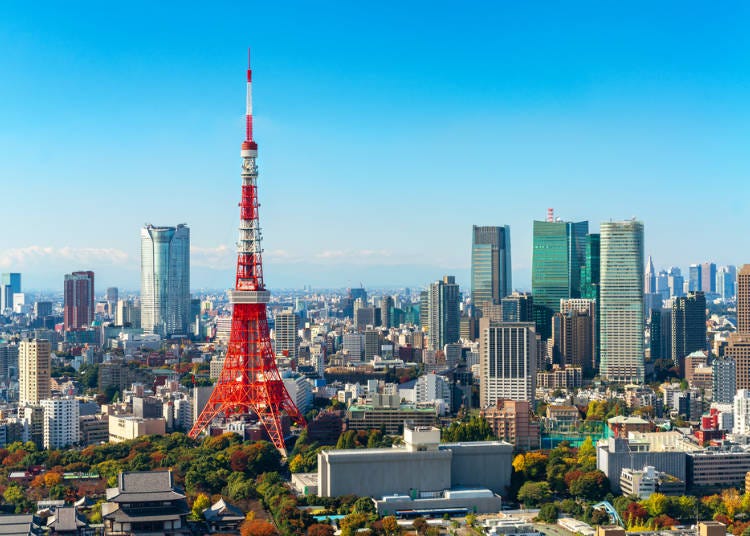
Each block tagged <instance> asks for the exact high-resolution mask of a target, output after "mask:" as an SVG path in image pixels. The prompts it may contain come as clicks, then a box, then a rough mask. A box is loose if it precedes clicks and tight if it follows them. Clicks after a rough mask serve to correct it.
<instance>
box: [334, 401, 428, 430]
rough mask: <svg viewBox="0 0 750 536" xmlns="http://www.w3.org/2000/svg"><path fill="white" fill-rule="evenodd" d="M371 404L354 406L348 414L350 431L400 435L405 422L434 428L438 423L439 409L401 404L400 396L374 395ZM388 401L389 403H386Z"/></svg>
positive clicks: (347, 425)
mask: <svg viewBox="0 0 750 536" xmlns="http://www.w3.org/2000/svg"><path fill="white" fill-rule="evenodd" d="M370 398H371V399H372V403H370V404H353V405H351V406H349V409H348V410H347V412H346V427H347V429H350V430H373V429H374V430H385V433H386V434H398V433H401V431H402V430H403V429H404V422H406V421H409V422H411V423H413V424H414V425H415V426H432V425H434V424H435V423H436V422H437V408H435V407H434V406H430V407H419V406H417V405H414V404H401V403H400V398H399V395H398V394H395V395H377V394H376V395H374V396H372V397H370ZM384 400H387V402H384Z"/></svg>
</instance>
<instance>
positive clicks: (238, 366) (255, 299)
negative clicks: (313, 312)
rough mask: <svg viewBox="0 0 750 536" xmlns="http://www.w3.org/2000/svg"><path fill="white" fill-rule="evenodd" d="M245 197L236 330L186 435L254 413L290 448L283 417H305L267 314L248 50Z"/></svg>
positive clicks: (233, 295) (234, 293)
mask: <svg viewBox="0 0 750 536" xmlns="http://www.w3.org/2000/svg"><path fill="white" fill-rule="evenodd" d="M241 156H242V198H241V201H240V239H239V242H238V244H237V278H236V281H235V286H234V290H231V291H230V292H229V301H230V302H231V303H232V304H233V306H234V308H233V311H232V332H231V335H230V337H229V346H228V348H227V356H226V359H225V361H224V368H223V369H222V370H221V374H220V375H219V379H218V382H217V383H216V387H214V390H213V393H212V394H211V397H210V398H209V399H208V403H207V404H206V407H205V409H204V410H203V411H202V412H201V414H200V416H199V417H198V420H196V421H195V424H194V425H193V428H192V429H191V430H190V433H189V434H188V435H189V436H190V437H193V438H195V437H197V436H198V434H200V433H201V432H202V431H203V430H204V429H205V428H206V426H208V425H209V424H210V423H211V421H213V420H214V419H215V418H216V417H224V418H227V417H231V416H233V415H243V414H253V413H254V414H255V415H257V416H258V419H259V420H260V422H261V423H262V424H263V426H264V427H265V429H266V431H267V432H268V436H269V437H270V438H271V441H272V442H273V444H274V445H276V448H278V449H279V450H280V451H282V452H284V453H285V452H286V449H285V445H284V434H283V432H282V428H281V422H280V416H281V412H282V411H285V412H286V413H287V415H289V417H290V418H291V419H292V421H294V422H295V423H297V424H299V425H300V426H304V425H305V424H306V423H305V419H304V417H302V415H301V414H300V412H299V409H297V406H296V405H295V404H294V401H293V400H292V399H291V397H290V396H289V393H288V392H287V390H286V387H285V386H284V382H283V381H282V380H281V376H280V375H279V370H278V369H277V368H276V360H275V356H274V353H273V347H272V345H271V337H270V334H269V330H268V320H267V318H266V304H267V303H268V301H269V299H270V293H269V292H268V291H267V290H266V287H265V284H264V283H263V264H262V261H261V253H262V251H263V250H262V249H261V247H260V239H261V233H260V224H259V219H258V168H257V166H256V164H255V159H256V158H257V156H258V144H257V143H255V141H254V140H253V97H252V70H251V69H250V58H249V54H248V69H247V112H246V116H245V141H244V142H242V151H241Z"/></svg>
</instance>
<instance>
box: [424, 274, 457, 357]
mask: <svg viewBox="0 0 750 536" xmlns="http://www.w3.org/2000/svg"><path fill="white" fill-rule="evenodd" d="M427 301H428V306H427V307H428V318H427V322H428V326H427V338H428V341H429V345H430V349H431V350H442V348H443V346H445V345H446V344H449V343H452V342H457V341H458V335H459V318H460V310H459V304H460V299H459V291H458V285H457V284H456V278H455V277H454V276H452V275H446V276H443V279H442V280H439V281H436V282H434V283H432V284H431V285H430V288H429V290H428V296H427Z"/></svg>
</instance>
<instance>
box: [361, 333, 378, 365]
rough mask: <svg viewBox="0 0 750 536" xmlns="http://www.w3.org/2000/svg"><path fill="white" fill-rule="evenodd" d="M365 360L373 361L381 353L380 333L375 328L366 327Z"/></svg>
mask: <svg viewBox="0 0 750 536" xmlns="http://www.w3.org/2000/svg"><path fill="white" fill-rule="evenodd" d="M363 335H364V345H365V361H372V360H373V359H374V358H375V356H376V355H381V354H380V333H379V332H377V331H375V330H374V329H366V330H365V332H364V334H363Z"/></svg>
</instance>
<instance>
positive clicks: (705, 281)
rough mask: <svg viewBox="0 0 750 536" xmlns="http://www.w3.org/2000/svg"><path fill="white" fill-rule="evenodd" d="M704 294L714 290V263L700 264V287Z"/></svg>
mask: <svg viewBox="0 0 750 536" xmlns="http://www.w3.org/2000/svg"><path fill="white" fill-rule="evenodd" d="M700 290H702V291H703V292H705V293H706V294H709V293H710V294H714V293H715V292H716V263H713V262H704V263H703V264H702V265H701V288H700Z"/></svg>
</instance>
